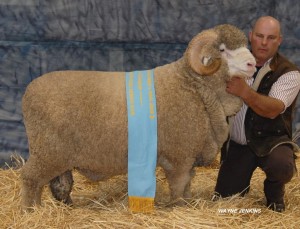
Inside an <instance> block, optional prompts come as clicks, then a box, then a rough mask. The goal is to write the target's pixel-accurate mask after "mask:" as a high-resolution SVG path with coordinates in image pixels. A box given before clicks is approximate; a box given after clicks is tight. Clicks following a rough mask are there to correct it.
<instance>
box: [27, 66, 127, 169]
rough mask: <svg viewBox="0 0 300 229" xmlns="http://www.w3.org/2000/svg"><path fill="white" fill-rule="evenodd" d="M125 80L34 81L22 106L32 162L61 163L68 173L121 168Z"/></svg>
mask: <svg viewBox="0 0 300 229" xmlns="http://www.w3.org/2000/svg"><path fill="white" fill-rule="evenodd" d="M124 75H125V74H124V73H121V72H105V73H104V72H93V71H91V72H87V71H84V72H82V71H63V72H53V73H49V74H46V75H44V76H41V77H39V78H37V79H36V80H34V81H33V82H32V83H31V84H30V85H29V86H28V88H27V90H26V93H25V95H24V97H23V101H22V102H23V105H22V106H23V115H24V123H25V126H26V132H27V135H28V139H29V148H30V154H31V156H34V155H35V154H37V155H38V156H41V157H53V158H51V159H53V160H54V158H55V157H56V160H65V159H66V160H65V161H69V163H70V165H69V166H70V167H73V166H74V165H76V166H78V167H83V168H84V167H86V166H88V167H89V168H90V169H92V170H93V169H99V162H103V163H102V164H101V167H103V168H102V169H106V170H107V172H108V173H109V168H104V167H106V165H107V166H108V165H109V166H111V165H112V164H114V163H117V164H118V166H121V165H122V164H124V166H126V165H127V161H126V162H125V159H126V158H125V157H126V155H125V154H126V153H125V152H126V151H127V110H126V93H125V90H126V89H125V77H124ZM122 155H124V157H122ZM64 157H66V158H65V159H64ZM51 159H50V160H51ZM50 160H49V158H48V161H50ZM114 160H118V161H114ZM46 161H47V160H46ZM95 161H97V165H96V164H95Z"/></svg>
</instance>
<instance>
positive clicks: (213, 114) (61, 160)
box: [22, 48, 241, 207]
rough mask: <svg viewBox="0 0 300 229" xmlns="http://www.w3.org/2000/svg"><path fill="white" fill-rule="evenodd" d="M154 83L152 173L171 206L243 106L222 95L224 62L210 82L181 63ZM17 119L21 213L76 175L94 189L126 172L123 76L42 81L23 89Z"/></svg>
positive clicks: (68, 75)
mask: <svg viewBox="0 0 300 229" xmlns="http://www.w3.org/2000/svg"><path fill="white" fill-rule="evenodd" d="M212 49H213V48H212ZM154 75H155V90H156V103H157V121H158V165H159V166H161V167H162V168H163V169H164V171H165V173H166V176H167V179H168V182H169V186H170V191H171V200H176V199H178V198H182V197H189V196H190V181H191V177H192V171H193V165H194V163H195V160H198V164H200V165H206V164H209V163H210V162H211V161H212V160H214V158H215V156H216V154H217V152H218V150H219V148H220V147H221V145H222V144H223V142H224V141H225V140H226V138H227V134H228V125H227V122H226V116H228V115H232V114H234V113H236V112H237V111H238V110H239V108H240V106H241V101H240V100H239V99H238V98H236V97H234V96H232V95H229V94H228V93H226V92H225V87H226V86H225V85H226V79H228V77H229V76H228V67H227V65H226V62H225V61H224V60H222V63H221V66H220V68H219V70H218V71H217V72H215V73H214V74H213V75H212V76H200V75H198V74H197V73H195V72H193V71H192V70H191V69H190V67H189V64H188V63H187V60H186V58H184V57H183V58H181V59H179V60H178V61H176V62H173V63H171V64H168V65H164V66H161V67H157V68H155V69H154ZM23 115H24V123H25V126H26V132H27V136H28V140H29V150H30V157H29V159H28V161H27V162H26V164H25V165H24V167H23V169H22V180H23V188H22V202H23V206H25V207H28V206H32V204H34V203H36V204H40V202H41V192H42V187H43V186H44V185H45V184H47V183H49V181H50V180H52V179H53V178H55V177H57V176H60V175H61V174H64V173H65V172H66V171H69V170H72V169H74V168H76V169H77V170H78V171H79V172H81V173H82V174H84V175H85V176H87V177H88V178H90V179H91V180H95V181H97V180H104V179H107V178H109V177H112V176H114V175H119V174H123V173H126V172H127V146H128V143H127V108H126V88H125V73H124V72H95V71H61V72H52V73H48V74H46V75H44V76H41V77H39V78H37V79H36V80H34V81H33V82H32V83H31V84H30V85H29V86H28V88H27V90H26V93H25V95H24V97H23Z"/></svg>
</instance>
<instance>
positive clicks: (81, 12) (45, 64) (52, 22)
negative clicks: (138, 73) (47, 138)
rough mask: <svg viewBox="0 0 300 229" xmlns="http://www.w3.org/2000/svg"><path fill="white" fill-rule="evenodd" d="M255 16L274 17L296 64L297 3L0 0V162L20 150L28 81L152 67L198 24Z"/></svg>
mask: <svg viewBox="0 0 300 229" xmlns="http://www.w3.org/2000/svg"><path fill="white" fill-rule="evenodd" d="M262 15H271V16H274V17H276V18H278V19H279V20H280V21H281V22H282V30H283V34H284V42H283V43H282V46H281V52H282V53H283V54H284V55H286V56H288V57H289V58H290V59H291V60H292V61H294V62H295V63H296V64H297V65H298V66H300V56H299V55H298V54H299V49H300V18H299V17H300V16H299V15H300V4H299V3H298V0H286V1H279V0H278V1H277V0H265V1H250V2H249V1H248V0H239V1H236V0H188V1H182V0H22V1H20V0H0V17H1V20H0V77H1V78H0V131H1V132H0V163H3V162H4V161H9V156H10V155H11V154H12V153H17V154H20V155H22V156H23V157H25V158H26V157H27V155H28V145H27V138H26V133H25V129H24V125H23V121H22V111H21V98H22V95H23V93H24V90H25V88H26V86H27V85H28V83H30V82H31V81H32V80H33V79H34V78H36V77H38V76H40V75H42V74H44V73H47V72H50V71H55V70H69V69H73V70H104V71H125V70H126V71H131V70H142V69H149V68H153V67H155V66H159V65H163V64H166V63H169V62H172V61H174V60H176V59H178V58H180V57H181V56H182V54H183V52H184V50H185V48H186V45H187V43H188V42H189V41H190V39H191V38H192V37H193V36H194V35H196V34H197V33H199V32H200V31H201V30H203V29H206V28H210V27H212V26H214V25H217V24H222V23H231V24H234V25H236V26H238V27H239V28H241V29H242V30H244V31H245V32H246V33H248V32H249V29H250V27H251V23H252V22H253V21H254V20H255V19H256V18H258V17H259V16H262ZM298 122H299V123H300V106H298V108H297V113H296V116H295V121H294V124H295V127H296V126H297V125H298Z"/></svg>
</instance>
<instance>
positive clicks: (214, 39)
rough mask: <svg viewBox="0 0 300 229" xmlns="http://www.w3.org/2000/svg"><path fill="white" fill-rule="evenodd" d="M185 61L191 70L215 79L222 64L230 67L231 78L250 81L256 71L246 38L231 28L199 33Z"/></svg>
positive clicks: (224, 27)
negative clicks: (243, 78) (214, 75)
mask: <svg viewBox="0 0 300 229" xmlns="http://www.w3.org/2000/svg"><path fill="white" fill-rule="evenodd" d="M185 57H186V59H187V63H188V64H189V66H190V67H191V68H192V69H193V71H195V72H196V73H198V74H199V75H213V74H214V73H215V72H216V71H218V69H219V68H220V66H221V64H222V61H225V62H226V63H227V65H228V73H227V74H228V75H229V77H230V76H233V75H239V76H244V77H251V76H252V75H253V73H254V72H255V71H256V68H255V64H256V61H255V58H254V57H253V55H252V54H251V52H250V51H249V49H247V38H246V36H245V34H244V33H243V32H242V31H241V30H240V29H238V28H237V27H235V26H232V25H229V24H224V25H219V26H216V27H214V28H212V29H208V30H204V31H202V32H201V33H199V34H198V35H197V36H195V37H194V38H193V39H192V40H191V42H190V43H189V45H188V48H187V50H186V52H185Z"/></svg>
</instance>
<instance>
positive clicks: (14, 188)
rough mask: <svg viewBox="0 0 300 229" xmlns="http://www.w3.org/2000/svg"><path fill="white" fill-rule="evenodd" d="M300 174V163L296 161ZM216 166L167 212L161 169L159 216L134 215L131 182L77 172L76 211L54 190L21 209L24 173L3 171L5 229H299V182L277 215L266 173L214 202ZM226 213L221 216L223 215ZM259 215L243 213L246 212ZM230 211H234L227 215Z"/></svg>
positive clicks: (1, 221) (0, 192) (1, 224)
mask: <svg viewBox="0 0 300 229" xmlns="http://www.w3.org/2000/svg"><path fill="white" fill-rule="evenodd" d="M297 166H298V168H299V169H300V159H298V160H297ZM217 172H218V168H217V166H214V167H210V168H197V172H196V176H195V178H194V179H193V183H192V193H193V199H192V200H191V202H190V203H188V204H187V206H185V207H174V208H171V207H168V206H166V205H167V202H168V200H169V190H168V186H167V182H166V179H165V177H164V174H163V172H162V171H161V170H160V169H158V170H157V197H156V211H155V212H154V213H152V214H132V213H130V212H129V211H128V209H127V178H126V176H118V177H114V178H112V179H110V180H108V181H106V182H99V183H92V182H90V181H88V180H86V179H85V178H84V177H82V176H81V175H80V174H78V173H76V172H74V180H75V186H74V189H73V192H72V198H73V201H74V206H73V207H67V206H64V205H62V204H60V203H59V202H57V201H55V200H54V199H53V198H52V196H51V194H50V192H49V188H48V187H45V190H44V192H43V196H42V203H43V207H38V208H36V207H35V210H34V212H31V213H23V214H22V213H21V210H20V180H19V177H20V169H19V168H17V169H12V168H9V169H7V170H0V200H1V201H0V203H1V206H0V228H11V229H15V228H18V229H19V228H26V229H27V228H31V229H34V228H39V229H40V228H76V229H77V228H137V229H139V228H165V229H169V228H184V229H189V228H190V229H195V228H299V227H300V182H299V181H300V177H299V171H298V174H297V175H296V176H295V177H294V178H293V179H292V181H291V182H290V183H289V184H288V185H287V186H286V197H285V199H286V208H287V209H286V211H285V212H284V213H276V212H273V211H270V210H268V209H267V208H266V207H265V206H264V203H265V200H264V195H263V191H262V190H263V187H262V184H263V180H264V175H263V173H262V172H261V171H260V170H259V169H257V170H256V171H255V173H254V176H253V178H252V184H251V191H250V193H249V194H248V195H247V196H246V197H244V198H240V197H237V196H234V197H231V198H227V199H224V200H221V201H217V202H212V201H211V200H210V198H211V194H212V192H213V189H214V185H215V180H216V177H217ZM224 209H225V210H226V211H227V212H226V213H222V212H221V211H224ZM247 210H248V211H256V212H252V213H251V212H250V213H249V212H248V213H242V211H247ZM228 211H231V212H228Z"/></svg>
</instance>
